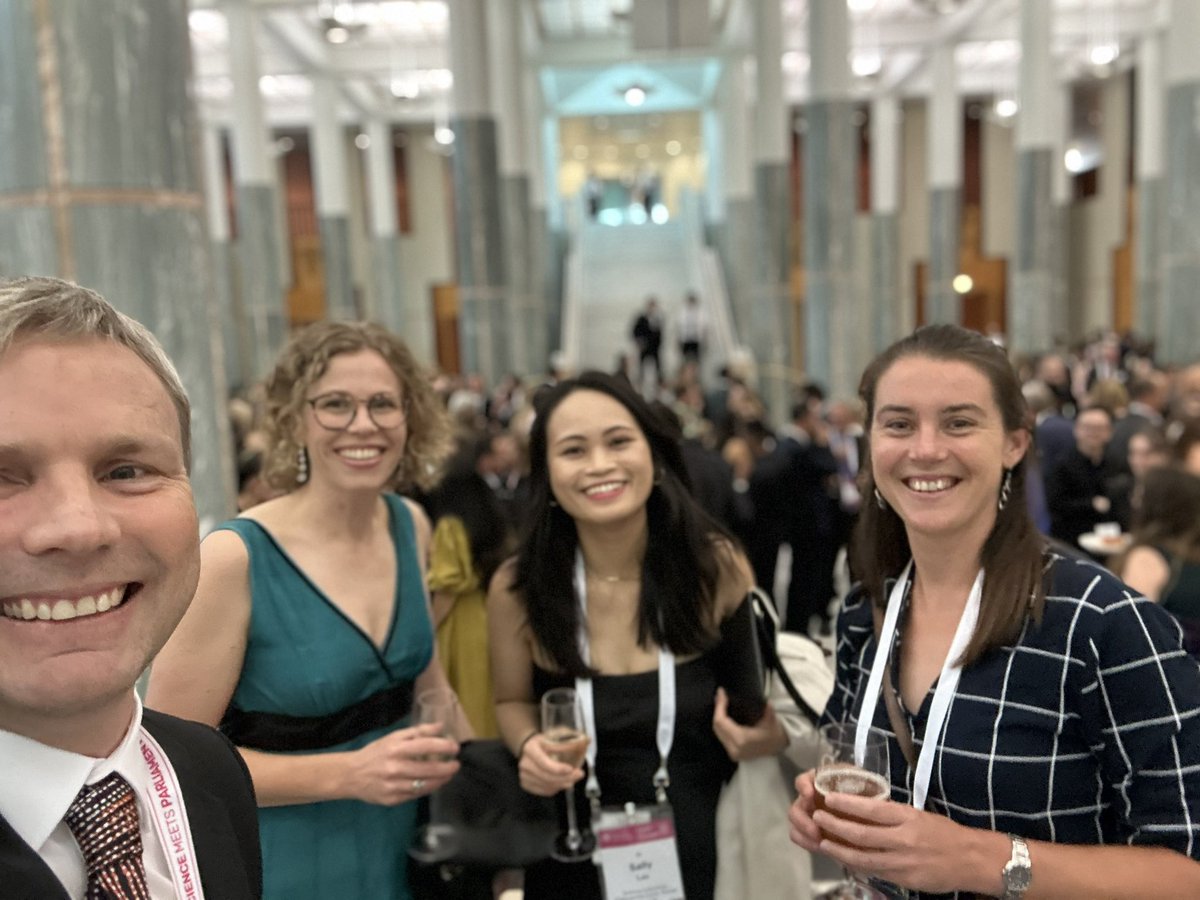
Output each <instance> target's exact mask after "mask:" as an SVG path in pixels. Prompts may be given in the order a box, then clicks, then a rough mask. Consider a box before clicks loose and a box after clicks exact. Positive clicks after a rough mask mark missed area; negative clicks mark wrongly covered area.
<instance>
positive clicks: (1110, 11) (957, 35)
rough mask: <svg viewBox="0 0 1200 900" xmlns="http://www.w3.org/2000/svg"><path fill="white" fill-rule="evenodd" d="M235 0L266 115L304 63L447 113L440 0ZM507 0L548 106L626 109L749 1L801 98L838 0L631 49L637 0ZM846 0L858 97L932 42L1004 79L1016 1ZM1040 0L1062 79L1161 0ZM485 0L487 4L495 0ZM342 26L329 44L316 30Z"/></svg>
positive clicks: (971, 80)
mask: <svg viewBox="0 0 1200 900" xmlns="http://www.w3.org/2000/svg"><path fill="white" fill-rule="evenodd" d="M226 2H229V0H192V13H191V19H190V22H191V29H192V38H193V45H194V48H195V76H196V77H195V87H196V94H197V97H198V98H199V100H200V103H201V108H202V113H203V115H204V116H205V118H207V119H209V120H212V121H220V122H227V121H228V120H229V118H230V117H231V112H230V106H231V105H230V95H231V93H232V86H231V82H230V78H229V60H228V47H229V36H228V26H227V23H226V20H225V15H224V13H223V11H222V9H223V6H224V4H225V3H226ZM235 2H236V0H235ZM249 2H251V3H252V5H253V6H254V7H255V8H256V9H257V10H258V11H259V13H260V22H261V27H260V34H259V42H260V67H261V73H262V76H263V78H262V81H261V82H260V87H261V89H262V94H263V97H264V100H265V106H266V112H267V120H268V122H269V123H271V124H272V125H273V126H276V127H295V126H302V125H305V124H307V122H308V120H309V117H310V108H311V85H310V82H309V77H310V75H312V74H313V73H314V72H325V73H332V74H334V75H335V76H336V77H337V78H338V79H339V81H340V82H341V84H342V86H343V91H342V94H343V98H344V109H343V115H344V117H345V118H346V119H347V120H353V119H361V118H362V117H364V116H365V115H368V114H369V115H377V116H382V117H384V118H388V119H391V120H393V121H395V122H398V123H405V122H434V121H438V120H442V119H444V117H445V116H446V115H448V112H449V109H450V104H451V102H452V86H453V76H452V74H451V71H450V61H449V51H448V41H447V33H448V27H449V21H448V19H449V12H448V9H447V3H446V2H445V0H383V2H366V0H363V2H350V0H249ZM511 2H512V6H513V8H515V9H516V10H517V11H518V12H519V14H520V15H521V16H522V27H523V32H524V45H525V49H526V54H527V57H528V59H529V60H530V61H531V64H532V65H534V66H536V68H537V70H538V74H539V79H538V83H539V84H540V86H541V89H542V92H543V98H544V102H545V103H546V104H547V106H548V108H549V109H551V110H553V111H555V112H558V113H559V114H561V115H589V114H592V115H599V114H620V113H627V112H630V111H631V110H630V108H629V107H628V106H627V105H626V104H625V100H624V96H623V95H624V91H625V89H626V88H628V87H630V86H632V85H635V84H637V85H640V86H643V87H646V88H647V96H646V102H645V105H644V106H643V107H641V108H640V110H639V111H642V112H659V111H670V110H677V109H692V108H698V107H703V106H704V105H706V104H707V103H708V102H709V101H710V100H711V98H712V92H713V90H714V88H715V85H716V82H717V80H718V77H719V75H720V71H721V67H722V66H723V65H726V64H730V63H731V62H733V61H740V60H743V59H745V58H746V57H747V55H748V54H749V53H750V51H751V39H750V22H751V20H752V16H751V14H750V12H751V11H750V8H749V4H751V3H756V2H781V3H782V6H783V14H784V29H785V31H784V42H783V47H784V53H783V59H782V60H781V64H782V65H783V67H784V73H785V78H784V85H785V92H786V96H787V100H788V102H789V103H791V104H802V103H803V102H804V101H805V99H806V97H807V92H808V84H807V81H808V78H807V72H808V65H809V57H808V50H807V43H808V41H807V27H808V4H809V3H810V2H838V0H685V3H696V4H701V5H706V6H707V9H708V19H709V27H710V30H711V31H712V32H713V34H712V38H711V40H710V42H709V44H708V46H707V47H702V48H695V49H675V50H667V51H662V50H660V51H655V50H647V49H635V45H638V44H639V43H642V42H643V41H642V40H640V37H639V35H635V34H634V23H635V21H637V9H636V4H637V3H639V2H641V0H511ZM647 2H659V0H647ZM847 2H848V3H849V5H850V8H851V17H852V38H851V42H852V47H853V50H852V53H851V62H852V66H853V68H854V70H855V71H856V73H857V74H856V76H855V78H854V89H855V91H856V93H857V95H859V96H861V97H862V98H864V99H865V98H867V97H870V96H872V95H874V94H876V93H880V92H893V93H897V94H899V95H901V96H912V95H920V94H924V93H925V92H927V91H928V81H927V74H926V70H927V67H926V66H925V61H926V60H927V59H928V58H929V56H930V52H931V50H932V48H934V47H935V46H939V45H941V44H944V43H946V42H953V43H955V44H956V58H957V62H958V73H959V80H960V89H961V92H962V93H963V94H965V95H972V96H992V95H995V96H1002V95H1011V94H1012V93H1013V92H1015V89H1016V72H1017V65H1018V62H1019V59H1020V45H1019V42H1018V20H1017V17H1018V11H1019V6H1020V4H1019V0H847ZM1046 2H1053V3H1054V7H1055V11H1054V36H1053V40H1052V48H1053V52H1054V54H1055V59H1056V64H1057V66H1058V69H1059V74H1060V77H1062V78H1063V79H1064V80H1065V79H1071V78H1078V77H1083V76H1086V75H1088V74H1089V73H1103V72H1104V71H1111V70H1112V69H1114V68H1117V69H1120V68H1125V67H1128V66H1130V65H1131V64H1132V61H1133V59H1134V58H1135V56H1136V48H1137V42H1138V38H1139V37H1140V35H1141V34H1143V33H1144V32H1145V31H1147V30H1148V29H1150V28H1153V27H1156V26H1157V25H1161V16H1162V15H1163V12H1162V0H1046ZM1198 2H1200V0H1198ZM487 5H488V7H489V12H490V11H491V10H493V9H497V8H499V7H500V6H501V3H500V0H488V4H487ZM702 14H703V12H701V15H702ZM338 28H344V32H345V33H344V35H343V34H342V33H339V32H338V31H337V30H336V29H338ZM639 34H640V36H641V37H644V33H639ZM343 36H344V37H345V40H344V42H342V43H333V42H331V41H330V40H329V38H331V37H332V38H339V37H343ZM1114 53H1115V54H1116V55H1115V58H1114V59H1113V60H1112V61H1110V62H1103V60H1104V59H1105V57H1106V56H1111V55H1113V54H1114ZM1093 57H1094V58H1095V59H1096V60H1100V61H1101V64H1100V65H1097V64H1096V63H1094V62H1093V61H1092V59H1093Z"/></svg>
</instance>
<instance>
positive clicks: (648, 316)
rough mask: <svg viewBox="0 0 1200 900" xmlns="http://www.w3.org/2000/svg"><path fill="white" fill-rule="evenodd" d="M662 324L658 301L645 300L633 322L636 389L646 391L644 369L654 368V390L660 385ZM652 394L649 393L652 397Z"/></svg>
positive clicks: (654, 299)
mask: <svg viewBox="0 0 1200 900" xmlns="http://www.w3.org/2000/svg"><path fill="white" fill-rule="evenodd" d="M662 339H663V324H662V313H661V312H659V309H658V300H657V299H656V298H654V297H648V298H646V308H645V309H643V310H642V312H641V314H640V315H639V316H638V317H637V319H636V320H634V323H633V342H634V343H635V344H637V348H638V389H639V390H643V391H644V390H645V389H646V368H647V366H653V368H654V389H655V391H657V390H658V386H659V385H660V384H662V361H661V360H660V359H659V357H658V354H659V351H660V350H661V349H662ZM653 393H654V392H651V396H653Z"/></svg>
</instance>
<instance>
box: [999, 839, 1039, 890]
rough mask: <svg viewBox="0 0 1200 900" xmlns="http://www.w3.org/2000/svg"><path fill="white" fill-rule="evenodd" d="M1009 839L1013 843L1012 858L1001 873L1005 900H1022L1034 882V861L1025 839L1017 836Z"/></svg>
mask: <svg viewBox="0 0 1200 900" xmlns="http://www.w3.org/2000/svg"><path fill="white" fill-rule="evenodd" d="M1008 837H1009V840H1011V841H1012V856H1011V857H1010V858H1009V860H1008V862H1007V863H1005V864H1004V869H1003V870H1002V871H1001V875H1002V876H1003V878H1004V897H1003V900H1021V898H1022V897H1024V896H1025V892H1026V891H1027V890H1029V885H1030V882H1031V881H1032V880H1033V861H1032V860H1031V859H1030V858H1029V845H1028V844H1027V843H1025V839H1024V838H1022V837H1019V836H1017V835H1015V834H1010V835H1009V836H1008Z"/></svg>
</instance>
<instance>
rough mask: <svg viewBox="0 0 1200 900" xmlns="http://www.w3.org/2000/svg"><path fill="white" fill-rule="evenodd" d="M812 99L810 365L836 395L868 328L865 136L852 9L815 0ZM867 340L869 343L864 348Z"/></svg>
mask: <svg viewBox="0 0 1200 900" xmlns="http://www.w3.org/2000/svg"><path fill="white" fill-rule="evenodd" d="M808 46H809V51H810V56H811V57H812V68H811V69H810V70H809V85H810V94H811V99H810V100H809V102H808V105H807V107H806V108H805V126H806V127H805V132H804V278H805V303H804V314H805V330H804V335H805V370H806V374H807V375H808V377H809V378H811V379H814V380H816V381H818V382H820V383H821V384H823V385H825V386H826V388H828V389H829V391H830V393H831V395H833V396H845V395H846V394H850V393H853V389H854V382H855V380H856V379H857V377H858V375H859V373H860V372H861V371H862V367H863V366H864V365H865V363H866V360H865V359H864V356H865V352H864V350H865V348H866V347H867V338H868V329H867V322H866V321H865V319H866V317H865V316H864V315H863V314H862V313H863V312H864V310H862V309H861V308H860V304H859V303H858V299H859V298H858V295H857V291H855V289H854V280H853V272H854V215H855V211H856V210H855V207H856V202H855V200H856V197H857V194H858V184H857V178H856V175H857V168H858V166H857V160H858V141H857V140H856V139H855V138H856V135H855V129H854V122H853V115H854V108H853V103H852V101H851V99H850V63H849V54H850V15H849V12H848V10H847V8H846V4H844V3H815V4H812V5H811V6H810V7H809V16H808ZM860 347H861V348H862V349H860Z"/></svg>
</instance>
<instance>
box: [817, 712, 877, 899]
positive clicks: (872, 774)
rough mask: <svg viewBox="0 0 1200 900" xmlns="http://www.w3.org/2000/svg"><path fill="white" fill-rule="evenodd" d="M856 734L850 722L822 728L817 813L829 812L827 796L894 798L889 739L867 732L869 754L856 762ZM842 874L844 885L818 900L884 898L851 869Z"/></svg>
mask: <svg viewBox="0 0 1200 900" xmlns="http://www.w3.org/2000/svg"><path fill="white" fill-rule="evenodd" d="M856 731H857V726H856V725H854V724H852V723H849V722H839V723H835V724H831V725H822V726H821V728H820V729H819V732H818V741H819V749H820V757H819V760H818V762H817V770H816V775H815V776H814V778H813V787H814V788H816V795H815V797H814V806H815V809H820V810H826V811H827V812H829V810H828V809H827V808H826V806H825V795H826V794H831V793H839V794H856V795H858V796H860V797H875V798H879V799H881V800H886V799H887V798H888V797H889V796H890V795H891V792H892V788H891V775H890V773H889V771H888V751H887V738H886V736H885V735H884V733H883V732H882V731H879V730H877V729H874V728H872V729H870V730H868V732H867V741H866V751H865V753H864V755H863V758H862V759H861V760H859V759H856V758H855V752H854V745H855V733H856ZM831 815H836V816H838V817H840V818H843V819H849V820H850V821H855V822H857V821H861V820H859V819H855V818H854V817H853V816H849V815H846V814H845V813H840V812H839V813H831ZM823 836H824V837H825V838H827V839H829V840H831V841H833V842H834V843H837V844H842V845H844V846H850V845H849V844H847V843H846V841H844V840H842V839H841V838H839V837H836V836H835V835H833V834H823ZM843 872H844V877H843V879H842V881H840V882H838V884H836V885H835V886H833V887H832V888H830V889H829V890H827V891H824V892H822V893H821V894H819V895H818V897H817V900H866V898H873V897H879V896H882V895H881V894H879V893H878V892H877V891H875V889H873V888H872V887H871V886H870V885H868V884H867V883H865V882H863V881H861V880H860V879H859V878H858V877H857V876H856V875H855V874H854V873H853V872H851V871H850V870H849V869H843Z"/></svg>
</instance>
